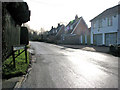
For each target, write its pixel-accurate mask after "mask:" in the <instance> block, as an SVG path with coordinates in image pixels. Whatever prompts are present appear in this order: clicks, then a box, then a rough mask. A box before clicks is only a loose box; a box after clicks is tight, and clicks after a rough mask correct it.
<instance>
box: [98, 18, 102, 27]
mask: <svg viewBox="0 0 120 90" xmlns="http://www.w3.org/2000/svg"><path fill="white" fill-rule="evenodd" d="M98 27H99V28H102V19H100V20H99V22H98Z"/></svg>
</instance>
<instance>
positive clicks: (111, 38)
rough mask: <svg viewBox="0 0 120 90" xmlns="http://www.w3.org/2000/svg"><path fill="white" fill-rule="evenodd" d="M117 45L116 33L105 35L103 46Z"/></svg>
mask: <svg viewBox="0 0 120 90" xmlns="http://www.w3.org/2000/svg"><path fill="white" fill-rule="evenodd" d="M110 44H117V33H109V34H105V45H106V46H109V45H110Z"/></svg>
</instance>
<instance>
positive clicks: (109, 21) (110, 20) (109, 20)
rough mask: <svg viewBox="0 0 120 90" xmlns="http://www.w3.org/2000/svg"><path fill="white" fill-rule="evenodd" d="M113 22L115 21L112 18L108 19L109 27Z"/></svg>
mask: <svg viewBox="0 0 120 90" xmlns="http://www.w3.org/2000/svg"><path fill="white" fill-rule="evenodd" d="M112 20H113V19H112V17H108V18H107V25H108V26H112V23H113V21H112Z"/></svg>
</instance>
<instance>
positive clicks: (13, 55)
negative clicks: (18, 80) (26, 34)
mask: <svg viewBox="0 0 120 90" xmlns="http://www.w3.org/2000/svg"><path fill="white" fill-rule="evenodd" d="M12 57H13V66H14V68H15V67H16V65H15V54H14V50H13V46H12Z"/></svg>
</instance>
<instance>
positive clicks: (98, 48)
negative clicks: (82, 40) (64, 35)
mask: <svg viewBox="0 0 120 90" xmlns="http://www.w3.org/2000/svg"><path fill="white" fill-rule="evenodd" d="M61 46H64V47H68V48H73V49H81V50H86V51H92V52H103V53H108V52H109V47H106V46H92V45H61Z"/></svg>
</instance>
